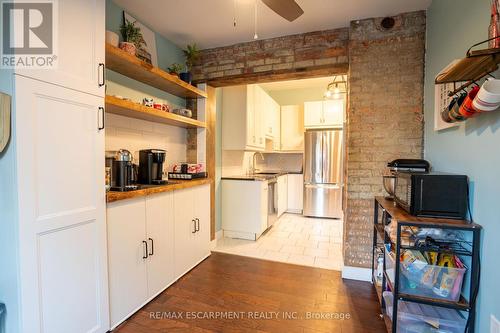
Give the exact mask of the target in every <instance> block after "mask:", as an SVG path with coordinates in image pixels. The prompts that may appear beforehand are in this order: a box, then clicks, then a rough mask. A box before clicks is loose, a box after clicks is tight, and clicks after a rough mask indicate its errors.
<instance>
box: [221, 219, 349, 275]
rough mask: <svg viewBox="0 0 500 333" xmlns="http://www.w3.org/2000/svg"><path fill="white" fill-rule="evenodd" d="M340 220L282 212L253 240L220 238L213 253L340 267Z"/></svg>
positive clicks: (336, 268) (314, 265)
mask: <svg viewBox="0 0 500 333" xmlns="http://www.w3.org/2000/svg"><path fill="white" fill-rule="evenodd" d="M342 228H343V223H342V220H332V219H318V218H308V217H304V216H302V215H296V214H284V215H283V216H282V217H281V218H280V219H279V220H278V221H277V222H276V223H275V224H274V226H273V227H272V228H271V229H270V230H268V231H267V232H266V233H265V234H264V235H262V236H261V237H260V238H259V239H258V240H257V241H248V240H243V239H232V238H222V239H220V240H218V241H217V247H216V248H215V249H214V250H213V251H215V252H222V253H230V254H236V255H241V256H246V257H253V258H259V259H266V260H271V261H279V262H286V263H291V264H297V265H303V266H312V267H320V268H326V269H332V270H338V271H339V270H342V262H343V261H342Z"/></svg>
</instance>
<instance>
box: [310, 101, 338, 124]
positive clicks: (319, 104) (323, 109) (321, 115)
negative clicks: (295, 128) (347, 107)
mask: <svg viewBox="0 0 500 333" xmlns="http://www.w3.org/2000/svg"><path fill="white" fill-rule="evenodd" d="M343 124H344V100H343V99H338V100H326V101H313V102H305V103H304V127H305V128H332V127H342V126H343Z"/></svg>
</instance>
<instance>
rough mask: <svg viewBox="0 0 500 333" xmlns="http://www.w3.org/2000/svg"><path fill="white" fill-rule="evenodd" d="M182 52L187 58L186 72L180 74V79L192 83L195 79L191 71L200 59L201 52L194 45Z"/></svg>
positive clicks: (188, 46)
mask: <svg viewBox="0 0 500 333" xmlns="http://www.w3.org/2000/svg"><path fill="white" fill-rule="evenodd" d="M182 52H184V56H185V57H186V72H183V73H180V75H179V77H180V78H181V80H182V81H185V82H187V83H191V81H192V79H193V75H192V73H191V70H192V69H193V65H194V64H195V63H196V62H197V61H198V59H199V58H200V50H199V49H198V46H197V45H196V44H194V43H193V44H192V45H187V46H186V49H185V50H182Z"/></svg>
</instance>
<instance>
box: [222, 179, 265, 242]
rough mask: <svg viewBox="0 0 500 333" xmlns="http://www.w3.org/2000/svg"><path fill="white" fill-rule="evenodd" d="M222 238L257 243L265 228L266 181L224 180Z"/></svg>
mask: <svg viewBox="0 0 500 333" xmlns="http://www.w3.org/2000/svg"><path fill="white" fill-rule="evenodd" d="M221 187H222V229H223V230H224V237H230V238H240V239H249V240H257V239H258V238H259V237H260V235H262V233H263V232H264V231H266V229H267V228H268V223H267V213H268V207H269V205H268V200H269V197H268V193H269V192H268V191H269V189H268V182H267V181H252V180H234V179H223V180H222V181H221Z"/></svg>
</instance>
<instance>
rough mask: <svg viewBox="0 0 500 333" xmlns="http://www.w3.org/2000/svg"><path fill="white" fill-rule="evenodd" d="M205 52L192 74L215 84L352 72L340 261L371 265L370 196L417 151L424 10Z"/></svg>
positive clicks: (419, 148)
mask: <svg viewBox="0 0 500 333" xmlns="http://www.w3.org/2000/svg"><path fill="white" fill-rule="evenodd" d="M394 18H395V20H396V25H395V27H394V28H393V29H391V30H389V31H385V30H383V29H382V28H380V21H381V19H380V18H375V19H367V20H362V21H356V22H352V23H351V25H350V27H349V28H344V29H335V30H328V31H320V32H312V33H306V34H301V35H293V36H285V37H279V38H273V39H268V40H259V41H254V42H248V43H242V44H236V45H231V46H226V47H219V48H214V49H209V50H203V51H202V57H201V62H200V64H199V65H198V66H196V67H195V69H194V77H195V80H196V81H198V82H200V81H204V82H208V83H209V84H210V85H213V86H221V85H230V84H243V83H255V82H266V81H276V80H286V79H288V80H290V79H293V78H299V77H311V76H327V75H329V74H339V73H341V74H345V73H347V72H348V73H349V89H350V92H349V103H348V126H347V153H346V156H347V161H346V163H345V165H346V170H345V171H346V180H345V182H346V185H347V186H346V202H345V205H346V217H345V230H344V263H345V265H347V266H356V267H369V266H370V265H371V262H370V260H371V243H372V228H373V227H372V222H373V221H372V212H373V197H374V196H375V195H384V190H383V187H382V177H381V175H382V172H383V170H384V168H385V165H386V163H387V161H390V160H392V159H395V158H401V157H408V158H411V157H421V156H422V147H423V145H422V141H423V76H424V68H423V66H424V52H425V13H424V12H413V13H406V14H401V15H398V16H395V17H394Z"/></svg>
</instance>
